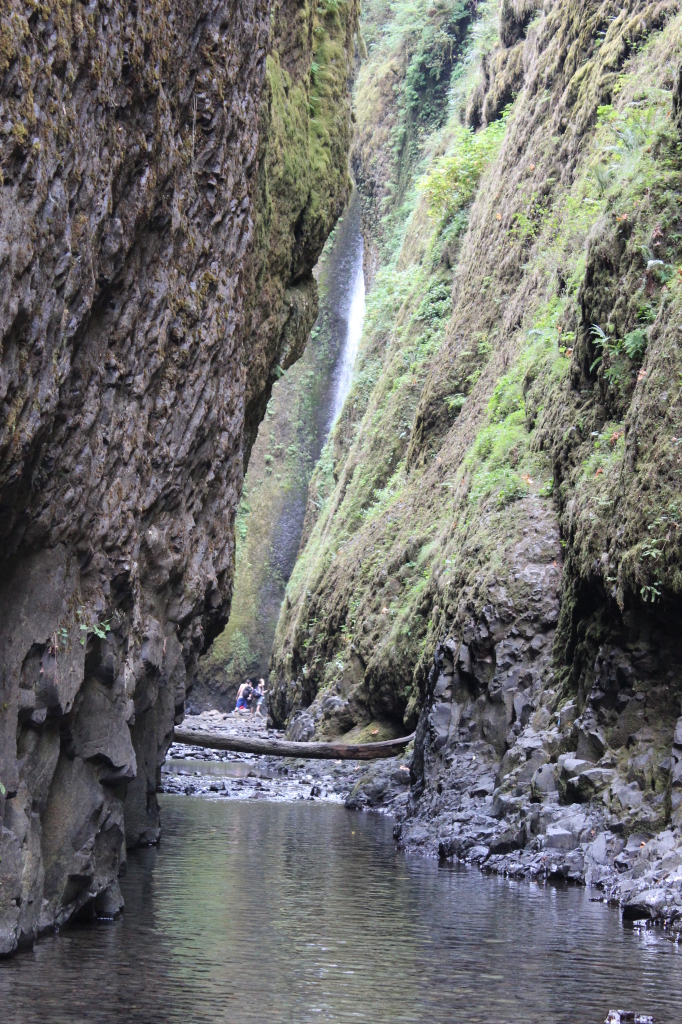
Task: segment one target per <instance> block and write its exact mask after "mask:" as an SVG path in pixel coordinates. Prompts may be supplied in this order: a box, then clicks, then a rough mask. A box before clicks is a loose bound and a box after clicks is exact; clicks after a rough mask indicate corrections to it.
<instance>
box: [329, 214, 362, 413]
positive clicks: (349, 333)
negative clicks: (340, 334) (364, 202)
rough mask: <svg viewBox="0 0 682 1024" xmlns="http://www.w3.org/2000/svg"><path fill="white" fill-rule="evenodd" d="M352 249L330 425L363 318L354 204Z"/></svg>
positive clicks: (350, 374) (350, 372)
mask: <svg viewBox="0 0 682 1024" xmlns="http://www.w3.org/2000/svg"><path fill="white" fill-rule="evenodd" d="M353 207H354V209H353V211H352V212H353V213H354V214H355V217H354V224H353V228H354V230H353V242H354V245H353V251H352V257H351V260H349V263H350V267H349V275H348V285H349V287H348V292H347V296H348V298H347V313H346V316H345V319H346V323H347V326H346V337H345V340H344V344H343V349H342V352H341V357H340V359H339V361H338V364H337V366H336V368H335V371H334V378H333V379H334V392H333V399H332V405H331V417H330V420H329V429H330V430H331V428H332V426H333V425H334V423H335V422H336V420H337V418H338V416H339V414H340V412H341V410H342V409H343V403H344V402H345V401H346V398H347V397H348V392H349V391H350V385H351V381H352V379H353V367H354V365H355V358H356V356H357V354H358V346H359V344H360V338H361V336H362V324H363V320H364V318H365V275H364V272H363V267H362V257H363V251H364V245H363V240H362V233H361V230H360V216H359V208H358V206H357V205H356V204H353Z"/></svg>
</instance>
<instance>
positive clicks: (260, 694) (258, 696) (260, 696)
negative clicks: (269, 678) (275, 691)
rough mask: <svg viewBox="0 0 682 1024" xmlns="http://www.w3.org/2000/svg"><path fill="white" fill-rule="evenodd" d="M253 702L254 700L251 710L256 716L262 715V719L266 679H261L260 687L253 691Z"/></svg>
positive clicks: (259, 681)
mask: <svg viewBox="0 0 682 1024" xmlns="http://www.w3.org/2000/svg"><path fill="white" fill-rule="evenodd" d="M251 700H252V705H251V710H252V711H253V713H254V714H256V715H260V717H261V718H262V717H263V712H262V711H261V705H262V703H263V701H264V700H265V680H264V679H259V680H258V686H256V687H255V688H254V689H253V690H252V693H251Z"/></svg>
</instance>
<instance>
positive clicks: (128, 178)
mask: <svg viewBox="0 0 682 1024" xmlns="http://www.w3.org/2000/svg"><path fill="white" fill-rule="evenodd" d="M356 23H357V7H356V5H355V4H354V2H352V0H351V2H344V3H331V2H329V3H327V4H316V3H312V2H310V0H303V2H299V3H293V2H292V3H289V2H287V0H285V2H282V3H277V2H272V3H270V2H267V0H244V2H240V3H223V2H220V0H195V2H191V3H190V2H188V0H162V2H150V0H91V2H89V3H88V2H80V0H59V2H55V3H53V4H46V5H41V4H37V3H33V2H22V0H3V2H2V4H0V351H1V354H2V361H1V366H0V821H1V823H2V829H1V832H0V954H6V953H9V952H11V951H13V950H14V949H15V948H17V946H21V945H23V944H28V943H30V942H31V941H32V940H33V939H34V937H35V936H36V935H37V934H39V933H40V932H41V931H43V930H45V929H48V928H51V927H54V926H55V925H56V926H59V925H61V924H63V923H65V922H66V921H68V920H69V919H72V918H74V916H76V915H79V914H88V913H100V914H105V915H106V914H112V913H115V912H116V911H117V910H118V909H119V908H120V904H121V898H120V891H119V888H118V883H117V878H118V876H119V874H120V872H121V870H122V869H123V866H124V863H125V850H126V845H127V846H131V845H135V844H138V843H149V842H154V841H155V840H156V838H157V837H158V834H159V823H158V813H157V806H156V797H155V791H156V788H157V781H158V773H159V770H160V765H161V763H162V762H163V759H164V756H165V752H166V749H167V747H168V745H169V743H170V739H171V735H172V729H173V724H174V721H177V720H178V716H181V715H182V713H183V706H184V700H185V694H186V691H187V688H188V686H189V685H190V684H191V682H192V680H193V678H194V676H195V674H196V669H197V662H198V657H199V655H200V654H201V653H202V651H204V650H205V649H206V648H207V646H208V645H209V643H210V642H211V640H212V639H213V637H214V636H216V635H217V633H218V632H219V631H220V630H221V629H222V627H223V626H224V623H225V621H226V619H227V615H228V611H229V606H230V598H231V591H232V579H233V572H234V523H235V514H236V510H237V506H238V502H239V499H240V493H241V486H242V480H243V476H244V472H245V467H246V464H247V461H248V456H249V452H250V448H251V446H252V443H253V440H254V437H255V434H256V431H257V427H258V423H259V420H260V419H261V417H262V415H263V412H264V410H265V406H266V404H267V400H268V397H269V394H270V391H271V388H272V384H273V382H274V380H275V379H276V378H277V376H278V375H280V374H281V372H282V370H283V369H286V367H287V366H289V365H290V364H291V363H292V362H294V361H295V360H296V359H297V358H298V356H299V355H300V354H301V352H302V350H303V347H304V345H305V342H306V339H307V336H308V334H309V331H310V328H311V327H312V324H313V322H314V320H315V317H316V312H317V296H316V285H315V282H314V279H313V277H312V268H313V266H314V264H315V262H316V260H317V258H318V256H319V254H320V252H321V250H322V247H323V245H324V242H325V239H326V238H327V235H328V234H329V232H330V230H331V229H332V227H333V225H334V223H335V221H336V219H337V218H338V216H339V214H340V213H341V211H342V209H343V207H344V204H345V202H346V200H347V195H348V188H349V175H348V166H347V154H348V146H349V141H350V98H349V75H350V71H351V67H352V61H353V57H354V49H355V46H356V42H355V35H356Z"/></svg>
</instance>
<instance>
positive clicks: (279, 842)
mask: <svg viewBox="0 0 682 1024" xmlns="http://www.w3.org/2000/svg"><path fill="white" fill-rule="evenodd" d="M162 809H163V824H164V839H163V842H162V844H161V846H160V847H159V848H158V849H149V850H141V851H137V852H135V853H133V854H131V855H130V860H129V868H128V874H127V877H126V878H125V879H124V880H123V888H124V894H125V897H126V912H125V914H124V915H123V917H122V919H121V920H119V921H117V922H114V923H113V924H108V925H104V924H102V925H98V926H96V927H94V928H93V927H91V928H84V927H80V928H72V929H69V930H66V931H64V932H63V933H62V934H61V936H60V937H58V938H48V939H45V940H43V941H42V942H40V943H38V945H37V946H36V948H35V950H33V951H32V952H30V953H25V954H22V955H20V956H18V957H15V958H14V959H13V960H9V961H7V962H5V963H3V964H1V965H0V1006H1V1007H2V1013H1V1015H0V1016H1V1019H2V1021H3V1024H43V1022H45V1024H47V1022H49V1024H67V1022H68V1024H80V1022H86V1021H87V1022H88V1024H100V1022H101V1024H114V1022H115V1024H151V1022H157V1021H158V1022H160V1024H165V1022H169V1024H217V1022H221V1024H223V1022H228V1021H229V1022H230V1024H252V1022H253V1024H308V1022H311V1021H360V1022H363V1024H389V1022H390V1024H398V1022H403V1021H404V1022H409V1024H422V1022H423V1024H427V1022H428V1024H441V1022H442V1024H446V1022H447V1024H452V1022H458V1024H459V1022H462V1024H464V1022H466V1024H478V1022H481V1024H483V1022H485V1024H516V1022H519V1024H536V1022H537V1024H540V1022H542V1024H564V1022H565V1024H598V1022H600V1021H603V1019H604V1017H605V1016H606V1011H607V1010H608V1009H609V1007H611V1006H623V1005H625V1006H629V1007H632V1008H633V1009H638V1010H642V1011H644V1010H647V1011H648V1012H650V1013H654V1014H655V1015H656V1018H657V1020H659V1021H661V1022H663V1024H679V1021H680V1020H682V957H681V954H680V952H679V951H678V949H677V947H675V946H673V945H672V944H671V943H669V942H667V941H666V940H665V939H663V938H661V937H660V936H657V935H655V934H653V933H645V934H638V933H634V932H632V931H630V930H626V929H624V928H623V927H622V925H621V923H620V918H619V915H618V914H617V913H616V912H614V911H612V910H608V909H607V908H605V907H603V906H602V905H600V904H597V903H591V902H590V901H589V897H588V896H587V894H586V893H585V892H584V891H582V890H578V889H567V890H557V889H551V888H550V889H545V888H541V887H538V886H533V885H529V884H528V883H526V882H513V881H508V880H505V879H499V878H486V877H484V876H481V875H480V874H479V873H478V872H477V871H473V870H466V869H458V868H450V867H443V866H440V867H439V866H438V865H437V864H436V863H434V862H432V861H429V860H425V859H422V858H405V857H404V856H402V855H401V854H399V853H397V852H396V850H395V847H394V844H393V840H392V837H391V822H390V821H389V820H387V819H385V818H383V817H380V816H378V815H357V814H353V813H351V812H349V811H346V810H345V809H344V808H342V807H335V806H329V805H310V804H270V803H236V802H231V801H229V802H228V801H225V802H222V803H218V802H211V801H204V800H192V799H191V798H185V797H173V796H164V797H162Z"/></svg>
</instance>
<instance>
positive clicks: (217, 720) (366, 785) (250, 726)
mask: <svg viewBox="0 0 682 1024" xmlns="http://www.w3.org/2000/svg"><path fill="white" fill-rule="evenodd" d="M183 724H184V727H186V728H188V729H196V730H202V731H210V732H215V733H216V734H217V735H219V734H221V733H223V734H224V733H238V734H239V735H240V736H253V737H258V738H260V739H268V738H269V739H281V738H283V736H284V734H283V733H282V732H279V731H278V730H276V729H268V727H267V724H266V722H265V720H263V719H261V720H259V719H258V718H257V717H256V716H253V715H251V714H244V713H237V712H232V713H231V714H223V713H222V712H220V711H204V712H202V713H201V714H199V715H188V716H186V717H185V720H184V723H183ZM409 782H410V773H409V756H406V757H403V758H387V759H385V760H382V761H378V762H372V763H370V765H369V767H368V765H367V763H366V762H356V761H336V760H334V761H308V760H304V759H302V758H291V757H286V758H282V757H262V756H258V755H254V754H241V753H236V752H233V751H223V750H209V749H207V748H204V747H194V746H188V745H186V744H184V743H174V744H173V745H172V747H171V748H170V751H169V753H168V760H167V761H166V764H165V765H164V768H163V770H162V775H161V789H162V792H164V793H183V794H185V795H187V796H207V797H216V798H219V797H226V798H229V799H231V800H275V801H289V800H321V801H327V802H332V803H345V804H346V806H348V807H350V808H353V809H355V808H361V807H372V808H375V809H377V810H382V809H385V810H392V809H393V807H394V806H395V804H396V801H398V803H399V804H400V803H405V802H406V801H407V791H408V789H409Z"/></svg>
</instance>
